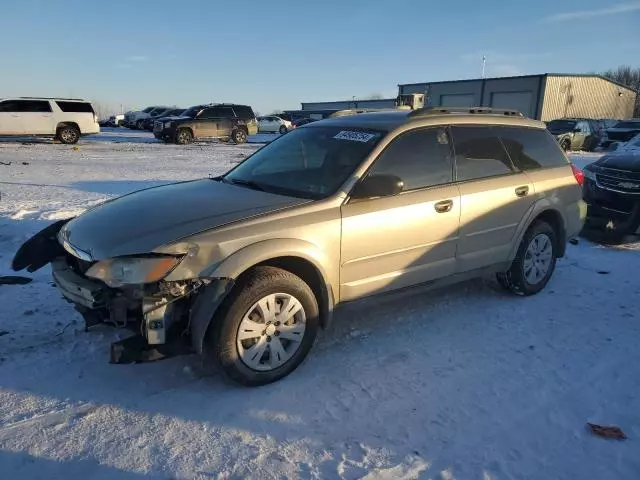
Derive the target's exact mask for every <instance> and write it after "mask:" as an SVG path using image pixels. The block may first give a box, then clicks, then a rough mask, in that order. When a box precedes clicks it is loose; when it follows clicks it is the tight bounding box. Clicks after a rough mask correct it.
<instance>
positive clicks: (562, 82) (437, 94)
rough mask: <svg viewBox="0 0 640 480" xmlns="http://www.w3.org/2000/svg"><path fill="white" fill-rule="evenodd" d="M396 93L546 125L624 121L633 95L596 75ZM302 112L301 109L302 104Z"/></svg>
mask: <svg viewBox="0 0 640 480" xmlns="http://www.w3.org/2000/svg"><path fill="white" fill-rule="evenodd" d="M398 89H399V94H408V93H424V94H425V104H426V105H427V106H432V107H471V106H482V107H495V108H508V109H514V110H519V111H520V112H522V113H523V114H524V115H526V116H528V117H531V118H535V119H538V120H543V121H548V120H553V119H555V118H561V117H583V118H615V119H627V118H631V117H632V115H633V109H634V106H635V103H636V92H635V91H633V90H632V89H630V88H629V87H626V86H624V85H621V84H619V83H616V82H613V81H611V80H609V79H607V78H605V77H602V76H600V75H572V74H561V73H545V74H542V75H523V76H517V77H498V78H477V79H472V80H455V81H448V82H431V83H410V84H403V85H398ZM302 105H303V109H304V105H306V104H302Z"/></svg>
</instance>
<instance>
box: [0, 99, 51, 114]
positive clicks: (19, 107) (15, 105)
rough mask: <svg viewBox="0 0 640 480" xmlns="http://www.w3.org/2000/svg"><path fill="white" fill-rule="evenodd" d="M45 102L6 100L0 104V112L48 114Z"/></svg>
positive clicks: (48, 106) (49, 109)
mask: <svg viewBox="0 0 640 480" xmlns="http://www.w3.org/2000/svg"><path fill="white" fill-rule="evenodd" d="M50 111H51V105H49V102H47V101H46V100H7V101H6V102H2V103H1V104H0V112H50Z"/></svg>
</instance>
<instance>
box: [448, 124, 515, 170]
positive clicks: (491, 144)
mask: <svg viewBox="0 0 640 480" xmlns="http://www.w3.org/2000/svg"><path fill="white" fill-rule="evenodd" d="M451 135H452V136H453V147H454V150H455V154H456V156H455V159H456V173H457V180H458V181H465V180H474V179H478V178H486V177H494V176H497V175H507V174H509V173H513V171H514V168H513V166H512V165H511V161H510V160H509V156H508V155H507V152H506V150H505V149H504V147H503V146H502V143H500V139H499V138H498V136H497V134H496V131H495V130H494V129H493V128H491V127H475V126H469V127H467V126H464V127H451Z"/></svg>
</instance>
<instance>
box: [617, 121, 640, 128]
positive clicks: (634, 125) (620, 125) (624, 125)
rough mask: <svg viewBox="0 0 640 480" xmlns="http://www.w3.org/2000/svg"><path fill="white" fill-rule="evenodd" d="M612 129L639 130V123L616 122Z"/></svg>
mask: <svg viewBox="0 0 640 480" xmlns="http://www.w3.org/2000/svg"><path fill="white" fill-rule="evenodd" d="M613 128H640V122H633V121H631V122H625V121H622V122H618V123H616V124H615V125H614V126H613Z"/></svg>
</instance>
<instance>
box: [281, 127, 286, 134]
mask: <svg viewBox="0 0 640 480" xmlns="http://www.w3.org/2000/svg"><path fill="white" fill-rule="evenodd" d="M285 133H287V127H286V126H284V125H280V135H284V134H285Z"/></svg>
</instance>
